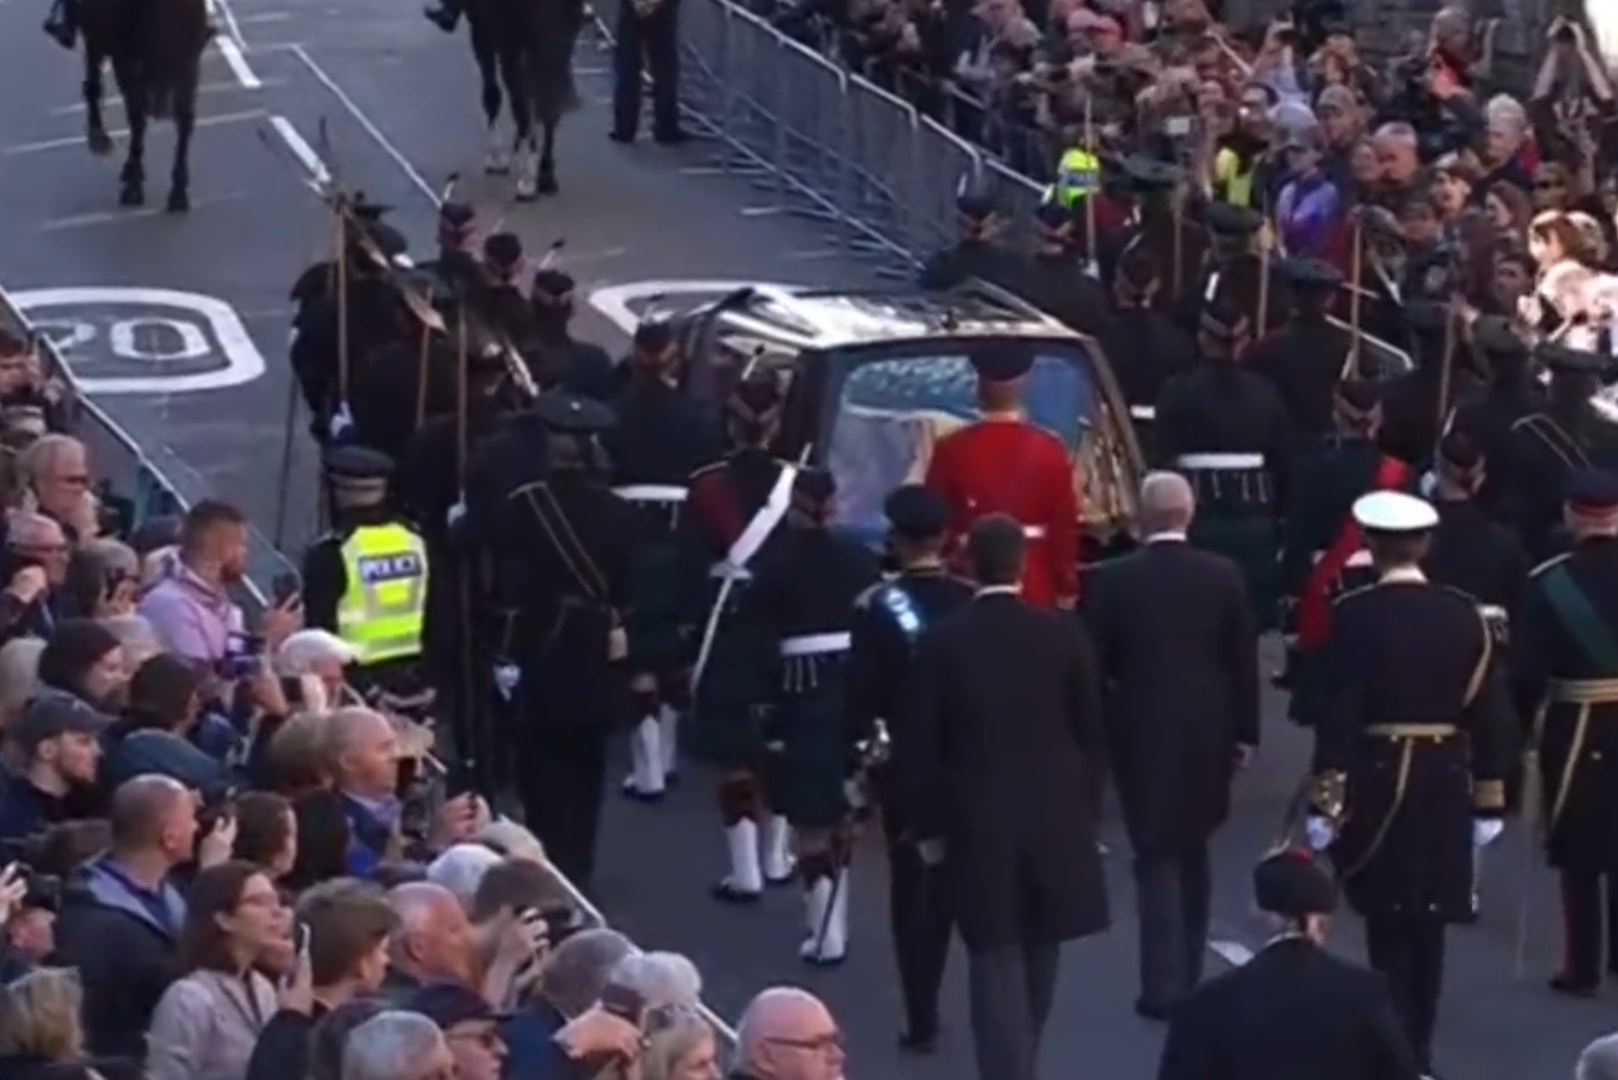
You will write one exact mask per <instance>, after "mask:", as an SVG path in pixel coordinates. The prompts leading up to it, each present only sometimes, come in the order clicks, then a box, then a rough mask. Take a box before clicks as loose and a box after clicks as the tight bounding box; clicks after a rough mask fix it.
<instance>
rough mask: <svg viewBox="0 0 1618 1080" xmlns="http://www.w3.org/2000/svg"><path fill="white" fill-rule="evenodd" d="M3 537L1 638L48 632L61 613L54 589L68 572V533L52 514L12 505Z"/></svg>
mask: <svg viewBox="0 0 1618 1080" xmlns="http://www.w3.org/2000/svg"><path fill="white" fill-rule="evenodd" d="M5 542H6V549H5V570H4V571H3V573H4V576H5V577H6V579H7V583H6V586H5V591H4V592H0V638H5V639H10V638H16V637H23V636H26V635H33V636H36V637H48V636H49V635H50V632H51V630H52V628H53V627H54V626H55V625H56V620H57V617H58V616H59V614H60V612H58V611H57V607H58V606H59V605H58V596H57V590H59V589H60V588H61V586H62V583H63V582H64V581H65V580H66V578H67V568H68V539H67V534H66V532H65V531H64V530H63V528H62V525H61V523H60V522H58V521H57V520H56V519H55V518H52V517H49V516H47V515H45V514H42V513H36V512H34V511H30V510H13V511H11V512H10V513H9V514H7V515H6V534H5Z"/></svg>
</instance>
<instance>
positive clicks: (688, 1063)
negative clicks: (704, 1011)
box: [640, 1008, 724, 1080]
mask: <svg viewBox="0 0 1618 1080" xmlns="http://www.w3.org/2000/svg"><path fill="white" fill-rule="evenodd" d="M719 1056H720V1055H719V1040H718V1039H717V1038H715V1036H714V1030H713V1028H712V1027H711V1026H710V1025H709V1024H708V1022H707V1021H706V1020H704V1019H703V1018H702V1017H701V1016H700V1015H699V1014H698V1013H697V1012H696V1010H695V1009H685V1008H671V1009H657V1010H653V1011H652V1012H650V1013H648V1014H647V1017H646V1048H645V1050H643V1051H642V1052H641V1061H640V1064H641V1068H640V1075H641V1080H719V1078H720V1077H721V1076H723V1075H724V1067H723V1065H722V1064H721V1062H720V1060H719Z"/></svg>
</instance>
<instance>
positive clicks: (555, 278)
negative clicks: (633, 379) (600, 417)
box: [527, 268, 620, 403]
mask: <svg viewBox="0 0 1618 1080" xmlns="http://www.w3.org/2000/svg"><path fill="white" fill-rule="evenodd" d="M576 288H577V282H575V281H574V280H573V277H572V275H570V274H566V273H563V272H562V271H560V270H554V269H549V268H547V269H544V270H540V271H537V272H536V273H535V274H534V287H533V290H532V293H531V301H532V304H533V314H534V321H533V323H532V329H533V333H532V335H531V336H530V337H529V339H528V342H527V345H529V346H532V347H533V348H534V349H535V350H536V351H537V352H538V354H539V362H538V365H537V368H536V370H535V371H534V382H536V383H537V384H538V385H539V388H540V389H541V390H557V389H559V390H566V391H567V392H568V393H570V394H578V395H580V396H581V397H587V398H593V399H594V400H596V401H600V402H603V403H605V402H610V401H611V400H612V399H613V398H614V397H616V396H617V394H618V391H619V389H620V382H619V378H618V375H617V372H616V371H615V370H614V366H613V362H612V357H611V356H609V355H608V354H607V350H605V349H603V348H602V347H601V346H599V345H595V344H592V343H591V342H588V341H579V340H578V339H576V338H575V337H574V336H573V333H572V330H571V329H570V328H569V324H571V323H572V321H573V292H574V289H576Z"/></svg>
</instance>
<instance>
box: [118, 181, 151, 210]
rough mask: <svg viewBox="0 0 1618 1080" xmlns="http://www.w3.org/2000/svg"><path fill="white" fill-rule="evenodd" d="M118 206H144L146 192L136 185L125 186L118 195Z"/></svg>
mask: <svg viewBox="0 0 1618 1080" xmlns="http://www.w3.org/2000/svg"><path fill="white" fill-rule="evenodd" d="M118 205H119V206H145V205H146V192H145V190H144V189H142V188H141V187H140V185H138V184H125V185H124V187H123V190H122V191H120V192H119V193H118Z"/></svg>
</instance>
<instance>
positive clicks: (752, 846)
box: [675, 372, 797, 903]
mask: <svg viewBox="0 0 1618 1080" xmlns="http://www.w3.org/2000/svg"><path fill="white" fill-rule="evenodd" d="M783 403H784V395H783V394H782V390H781V386H780V385H779V384H778V383H777V382H776V380H775V377H774V376H773V375H771V374H770V373H768V372H755V373H753V374H752V375H751V376H749V377H748V378H746V379H743V380H742V381H741V382H739V383H738V384H737V386H736V388H735V390H734V391H733V392H732V393H731V396H730V399H729V400H728V401H726V403H725V427H726V433H727V434H728V436H729V440H730V444H731V445H732V446H733V447H734V449H733V450H732V451H731V453H730V454H729V455H728V456H726V457H725V458H723V459H722V460H720V461H716V462H714V463H713V464H711V465H706V466H704V467H703V468H700V469H698V470H697V471H696V472H694V473H693V474H692V475H691V478H690V481H689V482H688V483H687V485H686V489H687V493H686V499H685V506H684V508H683V509H682V511H681V513H680V523H679V526H678V528H677V529H676V532H675V544H676V546H677V548H678V550H679V552H680V556H681V561H682V563H683V564H684V565H685V566H686V567H687V569H685V570H684V571H683V573H684V575H685V579H687V580H699V581H703V582H705V583H707V584H708V586H709V588H706V589H703V590H701V595H700V596H698V597H695V598H694V602H693V603H692V605H691V607H690V609H689V614H688V616H687V617H686V618H685V620H684V621H685V622H687V623H689V624H692V625H694V626H696V627H697V628H698V636H697V654H696V659H695V663H694V664H693V666H692V670H691V696H692V720H693V727H694V728H695V730H696V735H697V737H698V738H699V739H700V740H701V741H702V742H703V744H704V745H705V747H706V748H707V749H708V751H709V752H710V753H711V755H712V756H713V757H714V758H715V759H717V761H718V763H719V765H720V768H721V770H722V771H723V775H722V779H721V780H720V784H719V791H718V796H719V815H720V819H721V820H722V821H723V822H724V826H725V839H726V847H727V849H728V851H729V853H730V872H729V873H728V874H726V875H725V877H724V878H723V879H722V880H721V881H720V882H719V883H718V885H717V886H716V887H715V889H714V895H715V896H716V897H717V898H718V899H720V900H725V901H730V902H736V903H749V902H752V901H756V900H757V899H758V898H759V896H760V895H761V894H762V892H763V888H764V885H765V883H766V882H768V883H770V884H782V885H784V884H786V883H788V882H790V881H791V880H792V858H791V855H790V853H789V848H790V844H789V841H790V839H791V836H790V829H789V827H788V825H787V820H786V818H785V817H784V816H782V815H781V814H779V813H773V812H769V811H770V809H771V807H770V805H769V804H768V803H767V801H766V794H767V793H766V791H765V789H764V785H763V784H762V783H761V782H760V780H761V778H760V775H759V766H760V763H761V758H762V742H763V740H762V737H761V735H762V725H763V721H764V719H765V717H766V715H767V713H768V712H769V711H770V704H769V703H770V702H771V701H773V700H774V697H775V694H774V690H773V685H774V684H773V682H772V681H771V679H770V678H769V676H770V673H771V672H773V670H774V667H775V663H776V660H777V657H776V649H775V642H774V641H773V640H772V639H770V637H769V636H768V634H767V633H765V632H764V631H763V629H762V628H761V627H760V626H759V625H758V623H757V620H756V619H754V618H752V617H751V614H752V613H751V610H750V609H749V608H747V607H746V606H744V605H743V603H742V600H743V599H744V596H745V593H746V590H747V589H748V588H749V581H750V579H751V576H752V564H753V562H754V560H755V558H756V557H757V556H758V555H759V554H760V553H761V551H762V550H763V549H764V548H765V547H766V546H767V545H768V544H769V543H771V542H773V539H774V536H775V533H776V532H777V531H778V530H779V528H780V525H781V522H782V521H783V519H784V518H785V517H786V511H787V507H788V505H789V503H790V502H791V496H792V484H793V481H794V479H795V478H796V475H797V467H796V466H794V465H789V464H788V463H786V462H784V461H781V460H780V459H778V458H776V457H775V456H774V455H772V454H771V453H770V445H771V444H772V443H773V442H774V440H775V437H776V433H777V432H778V431H779V430H780V423H781V407H782V405H783ZM770 801H771V802H773V793H771V794H770ZM761 833H762V835H761Z"/></svg>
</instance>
